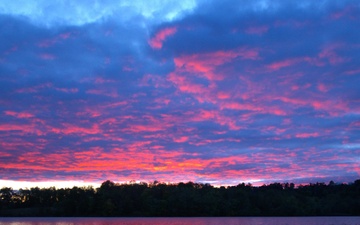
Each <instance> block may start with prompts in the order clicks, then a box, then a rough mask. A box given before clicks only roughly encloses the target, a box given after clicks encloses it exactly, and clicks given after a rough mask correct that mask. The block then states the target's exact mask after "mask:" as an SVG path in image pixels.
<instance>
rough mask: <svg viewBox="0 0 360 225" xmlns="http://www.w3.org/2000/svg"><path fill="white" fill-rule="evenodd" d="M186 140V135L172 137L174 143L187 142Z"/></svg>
mask: <svg viewBox="0 0 360 225" xmlns="http://www.w3.org/2000/svg"><path fill="white" fill-rule="evenodd" d="M188 140H189V137H186V136H182V137H175V138H173V141H174V142H176V143H183V142H187V141H188Z"/></svg>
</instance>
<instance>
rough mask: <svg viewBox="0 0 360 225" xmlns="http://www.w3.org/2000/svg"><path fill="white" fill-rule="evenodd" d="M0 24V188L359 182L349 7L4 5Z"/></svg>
mask: <svg viewBox="0 0 360 225" xmlns="http://www.w3.org/2000/svg"><path fill="white" fill-rule="evenodd" d="M0 27H1V33H0V115H1V116H0V186H10V185H13V184H15V183H16V182H20V181H21V182H24V183H21V182H20V183H21V184H26V185H27V186H31V185H38V184H40V183H39V182H42V183H46V182H48V183H51V184H52V185H55V186H56V185H57V182H62V183H63V184H66V185H68V186H72V185H73V184H75V182H77V183H76V184H79V183H80V184H82V183H84V184H99V183H101V182H103V181H105V180H108V179H109V180H113V181H115V182H127V181H130V180H135V181H145V182H149V181H154V180H158V181H161V182H180V181H194V182H201V183H210V184H213V185H236V184H238V183H241V182H245V183H248V182H250V183H254V184H259V185H260V184H263V183H271V182H294V183H297V184H299V183H309V182H329V181H330V180H334V181H335V182H351V181H354V180H356V179H359V177H360V1H358V0H328V1H326V0H316V1H314V0H301V1H297V0H273V1H270V0H240V1H227V0H221V1H218V0H214V1H209V0H204V1H201V0H200V1H196V0H182V1H179V0H171V1H155V0H150V1H146V0H129V1H115V0H103V1H95V0H92V1H90V0H78V1H74V0H64V1H60V0H51V1H48V0H37V1H35V0H34V1H21V0H13V1H1V2H0ZM58 184H60V183H58ZM13 186H14V185H13Z"/></svg>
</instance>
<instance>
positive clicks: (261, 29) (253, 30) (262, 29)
mask: <svg viewBox="0 0 360 225" xmlns="http://www.w3.org/2000/svg"><path fill="white" fill-rule="evenodd" d="M268 30H269V27H268V26H253V27H248V28H247V29H246V30H245V33H247V34H257V35H262V34H264V33H266V32H268Z"/></svg>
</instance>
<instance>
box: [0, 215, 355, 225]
mask: <svg viewBox="0 0 360 225" xmlns="http://www.w3.org/2000/svg"><path fill="white" fill-rule="evenodd" d="M115 224H116V225H117V224H124V225H150V224H151V225H153V224H156V225H360V217H216V218H215V217H198V218H0V225H115Z"/></svg>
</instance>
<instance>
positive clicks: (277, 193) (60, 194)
mask: <svg viewBox="0 0 360 225" xmlns="http://www.w3.org/2000/svg"><path fill="white" fill-rule="evenodd" d="M305 215H306V216H329V215H356V216H360V180H356V181H355V182H353V183H349V184H335V183H334V182H332V181H331V182H330V183H329V184H324V183H315V184H308V185H299V186H296V187H295V185H294V184H289V183H273V184H269V185H263V186H260V187H253V186H252V185H251V184H244V183H242V184H239V185H237V186H230V187H220V188H217V187H213V186H211V185H209V184H198V183H193V182H188V183H178V184H165V183H159V182H156V181H155V182H153V183H150V184H147V183H134V182H130V183H127V184H117V183H114V182H112V181H105V182H103V183H102V185H101V187H99V188H96V189H94V188H92V187H73V188H66V189H55V188H41V189H40V188H31V189H20V190H18V191H14V190H12V189H11V188H2V189H1V191H0V216H305Z"/></svg>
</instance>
